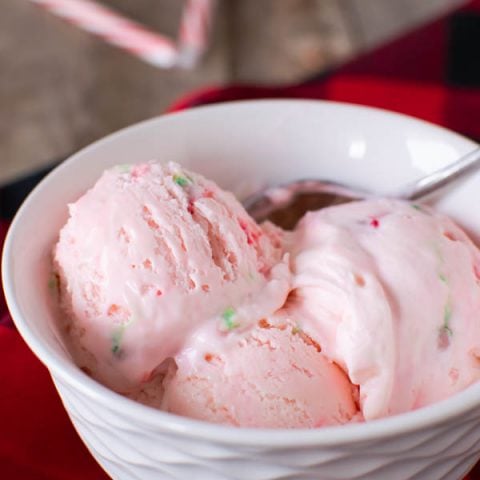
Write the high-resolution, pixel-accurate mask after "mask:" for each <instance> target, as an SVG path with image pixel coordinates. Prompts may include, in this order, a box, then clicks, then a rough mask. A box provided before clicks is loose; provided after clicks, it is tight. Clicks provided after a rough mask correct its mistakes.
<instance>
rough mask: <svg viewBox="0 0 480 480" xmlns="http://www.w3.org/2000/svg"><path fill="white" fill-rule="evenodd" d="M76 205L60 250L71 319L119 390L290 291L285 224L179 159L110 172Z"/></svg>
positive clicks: (92, 361)
mask: <svg viewBox="0 0 480 480" xmlns="http://www.w3.org/2000/svg"><path fill="white" fill-rule="evenodd" d="M69 212H70V218H69V220H68V222H67V224H66V225H65V227H64V228H63V229H62V231H61V233H60V239H59V242H58V244H57V245H56V247H55V251H54V266H55V269H56V271H57V273H58V275H59V280H60V286H61V299H62V306H63V308H64V311H65V312H66V314H67V322H66V328H67V330H69V337H70V339H72V349H73V351H74V355H75V357H76V359H77V362H78V363H79V365H80V366H81V367H82V368H83V369H84V370H85V371H87V372H88V373H90V374H91V375H93V376H94V377H95V378H97V379H98V380H99V381H101V382H103V383H105V384H107V385H108V386H110V387H112V388H115V389H116V390H119V391H128V390H129V389H130V388H132V387H134V386H136V385H138V384H139V383H141V382H145V381H147V380H148V379H150V378H151V377H152V375H154V374H155V373H156V372H157V371H159V370H162V368H163V367H162V364H163V362H164V361H166V360H167V359H169V358H170V357H174V356H175V355H177V354H178V352H179V351H181V350H182V349H183V347H184V346H185V344H186V342H188V340H189V339H190V337H192V336H195V335H196V332H197V331H200V330H202V329H205V328H209V329H211V330H212V331H213V332H218V334H219V335H221V334H222V332H225V331H228V330H229V329H231V328H232V327H233V326H234V325H235V326H240V325H241V326H242V328H246V327H248V325H249V324H253V323H255V322H257V321H258V320H259V319H261V318H263V317H265V316H269V315H271V314H272V313H273V312H275V311H276V310H277V309H278V308H280V307H281V306H282V305H283V303H284V301H285V298H286V296H287V294H288V291H289V286H290V273H289V270H288V266H287V258H286V257H285V258H284V254H283V252H282V250H281V249H280V248H279V246H280V236H281V232H280V231H279V230H277V229H276V228H275V227H273V226H271V225H270V226H266V227H259V226H257V224H256V223H255V222H254V221H253V220H252V219H251V218H250V217H249V216H248V214H247V213H246V212H245V210H244V209H243V207H242V206H241V205H240V203H239V202H238V201H237V200H236V199H235V198H234V197H233V195H232V194H230V193H228V192H224V191H223V190H221V189H219V188H218V187H217V185H215V184H214V183H213V182H210V181H208V180H206V179H204V178H203V177H202V176H200V175H197V174H194V173H192V172H189V171H187V170H185V169H183V168H181V167H180V166H179V165H177V164H173V163H169V164H168V165H165V166H161V165H160V164H157V163H149V164H144V165H137V166H122V167H116V168H113V169H111V170H107V171H106V172H105V173H104V174H103V175H102V177H101V178H100V180H99V181H98V182H97V183H96V184H95V186H94V187H93V188H92V189H91V190H89V191H88V192H87V193H86V194H85V195H84V196H82V197H81V198H80V199H79V200H78V201H77V202H76V203H74V204H72V205H70V206H69Z"/></svg>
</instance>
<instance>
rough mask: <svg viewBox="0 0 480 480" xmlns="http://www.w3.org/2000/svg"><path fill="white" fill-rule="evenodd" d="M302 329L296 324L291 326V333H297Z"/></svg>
mask: <svg viewBox="0 0 480 480" xmlns="http://www.w3.org/2000/svg"><path fill="white" fill-rule="evenodd" d="M301 331H302V329H301V328H300V327H298V326H295V327H293V328H292V335H297V334H299V333H300V332H301Z"/></svg>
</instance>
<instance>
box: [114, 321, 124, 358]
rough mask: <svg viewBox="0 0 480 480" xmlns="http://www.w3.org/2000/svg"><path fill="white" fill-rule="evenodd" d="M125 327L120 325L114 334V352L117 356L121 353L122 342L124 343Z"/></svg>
mask: <svg viewBox="0 0 480 480" xmlns="http://www.w3.org/2000/svg"><path fill="white" fill-rule="evenodd" d="M123 332H124V328H122V327H120V328H118V329H117V330H115V331H114V332H113V334H112V353H113V355H115V356H116V357H119V356H120V354H121V349H120V344H121V343H122V337H123Z"/></svg>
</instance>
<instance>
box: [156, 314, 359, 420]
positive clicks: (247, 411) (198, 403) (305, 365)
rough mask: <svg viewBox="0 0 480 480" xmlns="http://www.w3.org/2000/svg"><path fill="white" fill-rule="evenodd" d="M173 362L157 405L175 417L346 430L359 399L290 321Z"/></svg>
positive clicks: (259, 327) (273, 323) (271, 324)
mask: <svg viewBox="0 0 480 480" xmlns="http://www.w3.org/2000/svg"><path fill="white" fill-rule="evenodd" d="M199 350H200V351H202V350H203V349H201V348H200V349H196V351H197V352H198V351H199ZM175 360H176V368H172V370H171V371H170V372H169V374H168V375H167V377H166V379H165V381H164V383H163V388H164V393H163V398H162V401H161V403H160V405H159V406H160V407H161V408H162V409H163V410H166V411H168V412H172V413H176V414H178V415H184V416H187V417H192V418H196V419H199V420H206V421H210V422H214V423H223V424H229V425H236V426H243V427H266V428H282V427H283V428H300V427H303V428H313V427H322V426H326V425H339V424H343V423H347V422H349V421H351V420H352V419H353V418H354V416H355V415H356V414H357V412H358V407H357V404H356V399H357V394H358V392H357V390H356V389H355V388H354V387H353V386H352V385H351V383H350V381H349V380H348V378H347V376H346V375H345V373H344V372H343V371H342V370H341V369H340V368H339V367H338V366H337V365H335V364H334V363H333V362H332V361H331V360H329V359H328V358H327V357H326V356H325V355H323V354H322V352H321V351H320V347H319V346H318V344H316V343H315V342H314V341H312V340H311V339H309V338H308V337H306V336H305V335H304V334H302V332H300V331H299V330H298V329H297V327H296V326H295V325H294V324H292V323H291V322H288V321H282V320H280V321H279V319H275V318H272V319H269V320H268V321H267V320H266V319H263V320H262V321H261V322H259V324H258V325H257V326H256V327H255V328H253V329H251V330H250V331H249V332H248V333H247V334H245V335H235V336H231V337H230V338H227V339H225V340H224V341H223V344H221V345H217V346H216V348H215V347H213V348H211V349H210V350H207V351H205V350H203V351H202V355H198V354H192V350H190V351H188V350H187V351H185V352H183V353H182V354H181V355H179V356H177V357H176V359H175Z"/></svg>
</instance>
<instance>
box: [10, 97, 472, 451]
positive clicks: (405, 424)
mask: <svg viewBox="0 0 480 480" xmlns="http://www.w3.org/2000/svg"><path fill="white" fill-rule="evenodd" d="M279 104H284V105H285V104H292V105H298V104H314V105H322V106H323V107H325V108H334V109H351V110H352V111H361V112H364V113H372V114H374V115H376V116H377V117H378V116H380V117H382V116H384V117H396V118H398V119H400V120H404V121H407V122H410V123H412V122H413V123H414V124H417V125H423V126H426V127H428V128H430V129H433V130H436V131H439V132H443V134H445V135H446V136H447V137H450V138H452V139H456V140H457V141H460V142H462V143H464V144H465V145H467V144H468V145H470V146H471V147H472V149H473V148H474V147H476V146H477V144H476V143H475V142H474V141H472V140H470V139H468V138H466V137H464V136H462V135H460V134H458V133H456V132H453V131H451V130H448V129H447V128H444V127H441V126H438V125H435V124H433V123H430V122H427V121H425V120H421V119H417V118H415V117H411V116H409V115H405V114H402V113H397V112H392V111H389V110H385V109H381V108H376V107H368V106H364V105H357V104H353V103H346V102H332V101H326V100H308V99H262V100H243V101H236V102H225V103H221V104H213V105H206V106H200V107H195V108H193V109H189V110H181V111H178V112H173V113H168V114H165V115H160V116H158V117H154V118H150V119H148V120H144V121H142V122H139V123H136V124H133V125H130V126H128V127H125V128H122V129H121V130H118V131H116V132H113V133H111V134H109V135H107V136H105V137H103V138H101V139H99V140H97V141H95V142H93V143H92V144H90V145H88V146H86V147H84V148H82V149H81V150H79V151H78V152H76V153H74V154H73V155H71V156H70V157H68V158H67V159H66V160H65V161H64V162H62V163H61V164H60V165H59V166H57V167H56V168H55V169H54V170H53V171H52V172H50V173H49V174H48V175H47V176H46V177H45V178H44V179H43V180H42V181H41V182H40V183H39V184H38V185H37V186H36V187H35V188H34V190H33V191H32V192H31V193H30V194H29V196H28V197H27V199H26V200H25V201H24V202H23V204H22V205H21V207H20V209H19V210H18V212H17V214H16V215H15V217H14V219H13V221H12V223H11V225H10V228H9V231H8V232H7V237H6V239H5V244H4V248H3V255H2V283H3V287H4V292H5V298H6V301H7V306H8V308H9V311H10V313H11V316H12V319H13V321H14V323H15V325H16V327H17V329H18V331H19V333H20V334H21V336H22V337H23V339H24V340H25V341H26V343H27V344H28V346H29V348H30V349H31V350H32V351H33V352H34V354H35V355H36V356H37V357H38V358H39V360H40V361H41V362H42V363H43V364H44V365H45V366H46V367H47V368H48V370H49V372H50V374H51V375H52V376H53V377H54V380H55V381H56V382H60V383H64V384H67V385H69V386H71V387H73V388H75V389H76V390H77V391H78V392H80V393H81V394H82V395H84V396H85V397H87V398H89V399H90V400H92V401H94V402H97V403H99V404H101V405H102V406H103V407H105V408H107V409H109V410H115V411H117V412H118V413H120V414H121V415H124V416H125V417H127V418H129V419H130V420H132V421H134V422H140V423H141V424H142V426H144V427H145V429H147V430H148V431H153V430H154V431H162V432H164V433H171V434H177V435H182V436H188V437H190V438H197V439H201V440H203V441H215V442H222V443H224V444H229V445H242V446H263V447H267V446H270V447H276V448H281V447H292V446H294V447H303V446H313V445H317V446H326V447H330V446H331V447H333V446H337V445H346V444H351V443H358V442H364V441H371V440H380V439H385V438H387V437H392V436H395V435H399V434H402V433H406V432H411V431H419V430H421V429H423V428H425V427H431V426H440V425H442V424H446V423H447V422H448V421H449V420H450V419H452V418H456V417H460V416H462V415H464V414H466V413H468V412H470V411H471V410H473V409H474V408H475V407H479V406H480V382H478V383H476V384H474V385H471V386H470V387H468V388H467V389H465V390H463V391H461V392H459V393H457V394H455V395H453V396H451V397H449V398H447V399H445V400H442V401H439V402H437V403H435V404H432V405H429V406H426V407H423V408H420V409H418V410H415V411H411V412H406V413H402V414H398V415H394V416H391V417H385V418H381V419H376V420H370V421H368V422H361V423H350V424H345V425H341V426H333V427H322V428H317V429H266V428H245V427H242V428H239V427H233V426H226V425H216V424H212V423H209V422H204V421H199V420H193V419H190V418H186V417H181V416H178V415H174V414H171V413H167V412H163V411H160V410H157V409H155V408H153V407H148V406H145V405H142V404H140V403H138V402H136V401H133V400H130V399H128V398H126V397H124V396H122V395H120V394H117V393H115V392H114V391H112V390H110V389H108V388H107V387H105V386H103V385H101V384H100V383H98V382H96V381H95V380H93V379H92V378H90V377H89V376H88V375H86V374H85V373H83V372H82V371H81V370H80V369H78V368H77V367H75V366H74V365H73V364H67V363H65V362H63V361H62V360H61V359H60V357H59V356H58V355H57V354H55V353H54V352H52V351H51V350H50V349H49V348H48V347H46V346H45V345H44V344H43V342H42V340H41V338H38V337H36V336H35V335H34V334H33V332H32V331H31V330H30V328H29V326H28V322H27V321H26V320H25V318H24V317H23V315H22V313H21V311H20V309H19V307H17V304H16V298H15V292H14V289H13V286H12V284H11V281H10V279H11V278H12V277H13V258H12V253H11V252H12V250H13V246H14V238H15V232H16V230H17V226H18V224H19V223H20V222H21V219H22V218H23V216H24V212H26V211H28V209H29V206H30V205H31V204H32V203H34V202H35V199H36V197H37V196H38V195H41V191H42V190H43V188H44V187H45V186H46V185H47V184H48V182H49V180H50V178H52V177H53V176H55V175H57V173H58V172H60V171H62V170H63V169H65V168H67V169H68V168H69V165H70V164H71V163H73V162H75V161H76V159H77V158H78V157H81V156H83V155H85V154H88V152H89V151H90V150H92V149H95V148H97V147H98V146H100V145H102V144H104V143H107V142H114V141H115V140H116V139H117V138H118V137H120V136H123V135H125V134H126V133H129V132H131V131H133V130H139V129H144V128H146V127H149V126H152V125H154V124H157V123H158V124H159V125H161V124H162V123H164V122H169V121H170V120H171V119H172V118H174V117H175V118H177V117H184V116H187V117H194V116H205V115H208V114H209V112H211V111H219V110H225V111H229V110H231V109H232V108H233V109H239V108H240V109H241V108H256V107H258V106H260V105H261V106H262V108H270V106H273V107H275V106H277V105H279Z"/></svg>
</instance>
